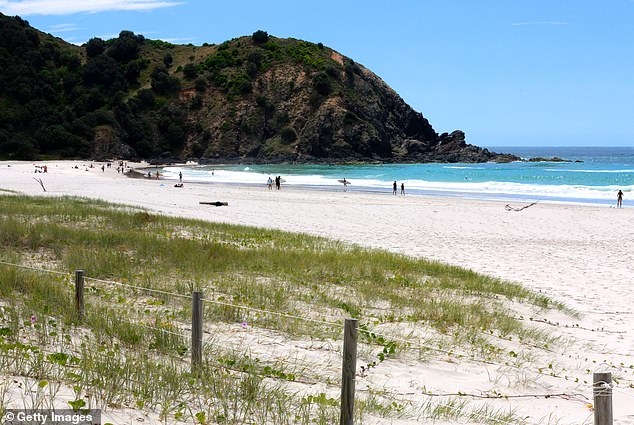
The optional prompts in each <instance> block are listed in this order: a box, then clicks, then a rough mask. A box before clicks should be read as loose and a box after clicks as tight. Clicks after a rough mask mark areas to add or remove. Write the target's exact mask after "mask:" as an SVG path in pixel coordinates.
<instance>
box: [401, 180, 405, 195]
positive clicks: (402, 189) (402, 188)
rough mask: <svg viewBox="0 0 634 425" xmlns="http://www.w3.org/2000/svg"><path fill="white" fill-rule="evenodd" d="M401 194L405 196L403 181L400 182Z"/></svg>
mask: <svg viewBox="0 0 634 425" xmlns="http://www.w3.org/2000/svg"><path fill="white" fill-rule="evenodd" d="M401 196H405V183H401Z"/></svg>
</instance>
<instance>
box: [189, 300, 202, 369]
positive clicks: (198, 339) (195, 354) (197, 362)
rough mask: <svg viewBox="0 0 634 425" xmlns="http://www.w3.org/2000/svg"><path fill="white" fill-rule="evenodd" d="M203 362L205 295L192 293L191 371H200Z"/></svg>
mask: <svg viewBox="0 0 634 425" xmlns="http://www.w3.org/2000/svg"><path fill="white" fill-rule="evenodd" d="M202 361H203V293H202V291H194V292H192V364H191V371H192V373H194V372H195V371H196V370H198V369H199V368H200V366H201V364H202Z"/></svg>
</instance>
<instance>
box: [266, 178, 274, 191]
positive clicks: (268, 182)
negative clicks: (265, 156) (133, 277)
mask: <svg viewBox="0 0 634 425" xmlns="http://www.w3.org/2000/svg"><path fill="white" fill-rule="evenodd" d="M266 186H267V187H268V188H269V190H273V179H272V178H271V176H269V179H268V180H267V181H266Z"/></svg>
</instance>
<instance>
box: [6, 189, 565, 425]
mask: <svg viewBox="0 0 634 425" xmlns="http://www.w3.org/2000/svg"><path fill="white" fill-rule="evenodd" d="M0 244H2V246H3V247H4V250H3V252H2V254H0V260H2V261H5V262H9V263H17V264H21V265H24V266H31V267H33V268H40V269H47V270H52V271H56V272H59V273H60V274H47V273H36V272H33V271H29V270H22V269H17V268H15V267H12V266H8V265H0V276H1V277H2V285H0V298H1V299H2V300H4V302H5V304H6V305H7V309H6V312H5V314H4V317H3V318H2V320H3V323H2V324H0V327H4V328H7V329H8V331H7V335H8V336H6V337H4V341H3V345H2V349H1V350H0V362H2V363H0V365H2V370H3V371H5V372H6V371H10V372H11V373H13V374H15V375H19V376H26V377H29V378H32V379H36V380H38V379H39V380H43V379H45V380H47V382H49V381H60V382H65V383H67V384H68V383H70V384H71V385H72V386H73V387H77V388H79V390H78V393H79V395H87V396H88V397H89V399H90V400H92V402H94V403H95V405H112V406H130V405H132V406H134V407H138V408H144V409H152V410H155V411H156V410H158V411H160V415H161V417H162V418H168V417H171V418H174V417H183V416H186V417H189V418H196V415H198V414H201V415H205V417H206V418H214V419H213V420H215V421H216V422H222V421H225V422H227V423H243V422H241V421H242V420H244V418H249V417H250V418H259V420H260V422H258V423H335V422H336V417H337V416H338V408H337V404H336V403H333V402H332V401H331V400H332V397H331V396H326V395H324V396H321V395H320V394H321V393H319V394H312V395H310V394H306V393H305V391H304V390H301V391H300V390H295V391H293V390H289V389H288V388H287V387H286V386H285V385H286V384H288V383H292V384H293V385H296V384H298V383H299V382H301V381H305V382H309V381H311V382H326V383H328V384H329V385H331V386H332V387H333V388H334V390H333V391H335V392H336V388H337V387H336V386H337V384H338V380H339V376H338V375H337V369H336V367H334V366H333V367H329V366H328V365H326V366H324V369H322V370H320V369H316V368H315V367H312V366H311V365H306V364H305V361H304V360H301V361H300V359H294V360H293V359H290V360H289V361H288V362H281V361H277V360H274V359H271V358H266V357H265V356H262V355H261V354H262V353H260V354H257V352H252V351H251V348H248V347H247V348H245V346H244V341H242V342H240V343H239V344H236V343H234V342H233V340H231V334H229V335H228V336H227V337H226V338H224V339H222V338H218V339H214V338H209V339H208V341H207V344H206V346H205V366H204V368H205V369H204V370H205V373H204V374H203V375H204V376H205V379H199V378H200V377H199V376H191V374H190V372H189V366H188V365H189V363H188V358H187V356H188V349H189V341H188V333H187V332H188V326H189V325H188V321H189V318H190V317H191V301H190V300H188V299H187V298H186V297H188V296H189V295H191V292H192V290H194V289H200V290H202V291H203V292H204V294H205V298H206V299H207V302H206V303H205V329H206V330H207V331H208V333H211V332H213V331H214V330H217V329H218V328H219V327H221V328H222V329H224V330H227V329H228V330H231V332H233V330H235V329H237V331H242V330H244V328H249V329H251V328H254V329H258V330H259V331H262V332H265V334H266V336H267V337H270V338H273V337H276V338H284V339H286V340H293V341H325V342H329V343H332V344H334V345H333V346H336V343H337V341H338V340H340V338H341V335H340V333H341V328H340V327H337V326H333V325H331V324H332V323H335V324H336V323H341V322H342V320H343V319H344V318H346V317H355V318H357V319H358V320H359V322H360V324H361V342H362V344H364V346H363V347H361V349H360V352H361V353H362V356H361V357H362V358H361V363H362V364H363V365H364V366H365V368H366V369H365V370H366V371H368V370H371V369H373V368H376V367H379V366H380V364H381V363H382V362H384V361H389V360H390V359H391V358H398V356H401V355H406V354H407V353H406V352H407V351H408V350H410V351H411V349H412V348H415V349H416V348H417V347H415V345H416V342H418V343H420V344H423V343H424V344H427V346H435V347H438V348H439V350H440V351H441V352H445V353H446V352H448V351H450V352H451V351H453V352H462V353H465V354H466V355H470V356H477V357H479V358H481V359H482V360H486V361H495V360H499V359H500V358H503V359H504V361H505V362H508V358H507V353H506V349H505V348H504V347H503V345H502V344H500V345H498V344H497V343H496V342H495V341H496V340H492V338H491V337H492V336H494V337H497V338H500V339H501V340H503V341H508V340H513V339H515V340H516V341H522V342H524V343H530V344H531V345H533V346H548V345H551V344H553V343H554V342H556V340H555V339H553V338H552V337H551V336H550V335H548V334H547V333H545V332H542V331H536V330H535V329H534V328H531V327H527V326H526V325H525V324H524V322H523V321H521V320H518V318H517V317H516V316H517V315H516V313H515V312H514V311H513V310H512V309H510V308H509V305H510V304H511V303H522V304H525V305H527V306H528V307H529V308H531V309H534V310H535V311H540V310H544V309H557V310H561V311H563V312H568V310H567V309H566V308H565V306H563V305H561V304H559V303H556V302H553V301H552V300H550V299H549V298H547V297H545V296H543V295H541V294H536V293H533V292H531V291H528V290H527V289H525V288H523V287H522V286H521V285H518V284H515V283H511V282H505V281H502V280H499V279H495V278H491V277H487V276H484V275H480V274H477V273H474V272H472V271H469V270H465V269H462V268H458V267H454V266H449V265H445V264H442V263H438V262H433V261H427V260H423V259H414V258H410V257H406V256H403V255H397V254H393V253H389V252H387V251H381V250H370V249H366V248H363V247H360V246H355V245H347V244H343V243H340V242H336V241H332V240H328V239H324V238H319V237H314V236H309V235H304V234H296V233H288V232H281V231H275V230H269V229H261V228H252V227H244V226H234V225H227V224H219V223H208V222H204V221H197V220H189V219H182V218H173V217H166V216H161V215H156V214H152V213H150V212H148V211H145V210H143V209H139V208H130V207H125V206H121V205H113V204H109V203H106V202H102V201H95V200H88V199H78V198H68V197H65V198H39V197H33V198H32V197H25V196H13V195H0ZM78 269H80V270H84V271H85V273H86V276H87V277H88V279H87V289H86V315H85V317H84V319H83V320H82V321H81V322H80V321H79V320H78V319H77V315H76V313H75V311H74V309H73V308H72V307H73V305H72V299H73V298H72V297H73V281H72V276H71V275H70V273H71V272H72V271H74V270H78ZM65 273H66V274H65ZM91 278H95V279H98V280H91ZM107 281H115V282H117V284H112V285H111V284H109V283H108V282H107ZM125 285H133V286H136V287H137V288H131V287H129V286H127V287H126V286H125ZM139 287H144V288H150V289H153V290H159V291H164V292H165V293H163V292H161V293H156V292H149V291H144V290H143V289H139ZM170 294H174V295H170ZM267 311H271V312H273V313H267ZM274 313H281V314H274ZM30 315H35V316H38V317H46V318H47V319H46V320H47V321H52V322H53V323H56V326H59V327H63V328H64V329H65V332H57V331H55V332H53V333H54V334H55V335H52V336H51V331H50V329H49V326H48V325H41V324H39V323H38V326H40V327H39V328H38V327H37V326H36V327H35V328H33V327H30V328H29V327H28V323H27V324H25V321H26V317H27V316H30ZM295 316H296V317H298V318H299V319H298V318H296V317H295ZM302 317H304V318H309V319H312V320H313V321H306V320H301V318H302ZM315 321H317V322H320V323H316V322H315ZM46 323H48V322H46ZM24 332H27V333H28V332H30V333H31V334H30V336H29V340H31V341H32V342H31V344H26V345H27V347H26V348H25V347H22V346H20V345H16V342H15V341H13V342H12V340H11V338H14V337H15V336H16V335H19V334H21V333H24ZM60 335H68V337H67V338H66V340H64V339H60V338H61V337H60ZM241 335H242V334H241ZM68 339H70V340H71V341H72V344H71V343H70V341H68ZM405 341H412V346H410V344H409V343H408V342H405ZM36 343H37V344H36ZM12 344H14V345H12ZM89 344H93V345H94V346H96V347H98V349H97V350H88V349H86V347H87V346H89ZM62 346H64V347H66V348H65V351H63V353H66V354H67V355H68V356H70V357H74V358H76V359H77V360H76V362H74V363H73V364H72V365H67V364H66V363H64V364H63V365H59V364H58V365H57V366H55V362H54V361H53V366H54V367H50V365H48V366H47V361H48V363H50V359H49V358H48V357H47V354H45V353H46V352H48V355H50V354H51V353H50V351H51V350H53V351H55V350H56V349H58V348H59V347H62ZM38 347H39V348H38ZM113 347H115V348H113ZM253 350H254V351H257V350H256V349H253ZM417 350H418V351H417V353H418V354H417V360H418V361H421V362H427V361H430V360H432V359H433V358H434V356H435V355H436V354H437V353H434V351H433V350H425V349H420V347H418V348H417ZM25 353H27V354H28V356H27V357H28V358H27V359H22V360H11V359H13V358H18V359H19V358H21V357H24V354H25ZM3 356H4V357H3ZM258 356H260V357H261V358H260V357H258ZM61 358H64V356H61ZM513 361H516V362H517V363H518V364H521V363H522V362H524V361H527V360H526V359H523V358H521V356H519V357H518V356H517V355H516V356H514V358H513ZM333 362H334V361H333ZM157 365H160V367H157ZM67 366H72V367H68V368H67ZM335 366H336V365H335ZM60 368H61V369H60ZM67 369H69V370H71V371H69V370H67ZM149 369H155V371H153V372H151V373H141V372H147V371H148V370H149ZM331 369H332V370H331ZM69 374H70V375H69ZM75 375H77V376H75ZM98 381H99V382H101V383H100V384H96V382H98ZM135 383H136V384H135ZM47 385H48V384H47ZM79 395H78V396H79ZM91 397H92V398H91ZM205 397H206V399H205ZM205 400H207V401H208V400H214V403H212V404H211V406H213V408H208V409H207V410H204V409H203V406H205V405H209V403H207V404H205ZM386 403H387V404H386ZM403 405H404V406H405V405H408V404H407V403H405V402H404V404H403ZM359 406H360V408H359V409H358V411H359V412H361V413H359V415H360V416H359V419H360V420H363V415H370V416H372V415H374V416H377V415H378V416H380V417H383V416H386V417H391V416H394V415H397V416H398V415H405V413H403V409H401V410H399V409H397V408H396V407H395V406H393V405H391V404H390V403H389V402H386V401H385V398H381V397H370V398H369V397H365V398H361V399H360V404H359ZM390 406H392V407H390ZM443 406H444V407H443ZM200 409H202V410H200ZM405 410H406V411H408V412H410V413H409V414H410V415H415V414H418V415H423V416H424V415H432V416H434V417H436V416H437V417H451V415H458V413H457V412H461V413H460V414H459V415H458V416H460V417H469V416H468V415H469V412H471V410H469V409H468V408H467V407H466V406H462V405H460V406H459V407H455V406H454V407H453V408H452V407H451V406H450V405H449V404H448V402H446V401H445V402H438V403H432V404H429V405H427V406H426V407H424V408H423V407H420V406H419V407H417V408H413V407H412V406H409V407H408V408H407V409H405ZM274 412H277V413H274ZM413 412H418V413H413ZM442 412H446V413H444V414H443V413H442ZM443 415H444V416H443ZM511 416H512V415H511ZM483 423H486V422H483ZM508 423H512V422H508ZM516 423H519V422H516Z"/></svg>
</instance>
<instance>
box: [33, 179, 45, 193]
mask: <svg viewBox="0 0 634 425" xmlns="http://www.w3.org/2000/svg"><path fill="white" fill-rule="evenodd" d="M33 180H35V181H36V182H38V183H39V184H40V186H42V189H43V190H44V192H46V188H45V187H44V183H43V182H42V179H36V178H35V177H33Z"/></svg>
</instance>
